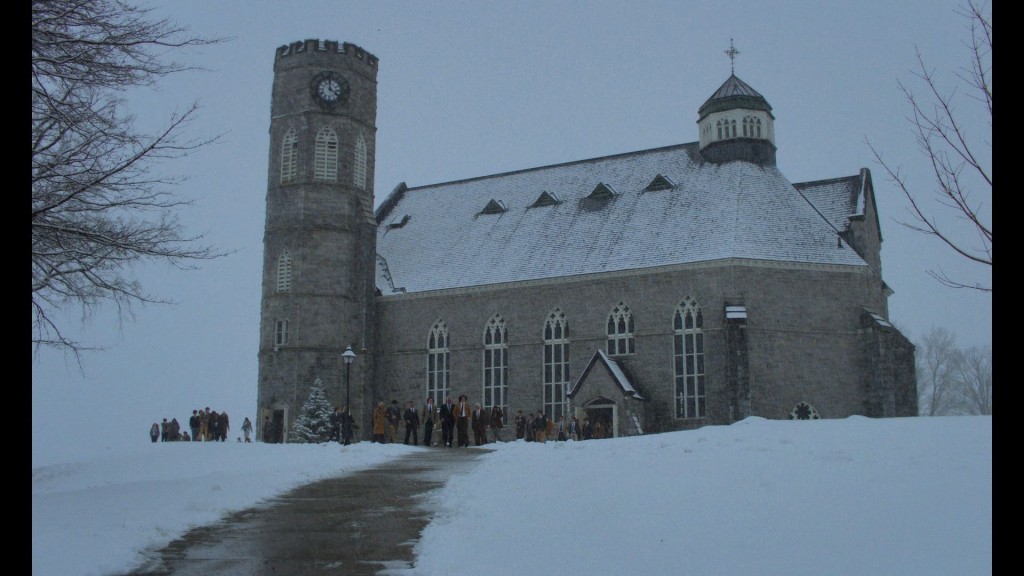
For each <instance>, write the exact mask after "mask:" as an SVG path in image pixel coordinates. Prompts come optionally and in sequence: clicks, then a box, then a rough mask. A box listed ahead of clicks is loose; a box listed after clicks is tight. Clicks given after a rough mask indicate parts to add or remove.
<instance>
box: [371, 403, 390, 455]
mask: <svg viewBox="0 0 1024 576" xmlns="http://www.w3.org/2000/svg"><path fill="white" fill-rule="evenodd" d="M387 426H388V410H387V408H385V407H384V401H383V400H380V401H379V402H377V407H376V408H374V409H373V439H372V441H373V442H377V443H378V444H384V429H385V428H387Z"/></svg>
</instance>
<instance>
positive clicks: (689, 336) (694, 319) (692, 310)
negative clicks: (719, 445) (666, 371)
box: [672, 296, 706, 418]
mask: <svg viewBox="0 0 1024 576" xmlns="http://www.w3.org/2000/svg"><path fill="white" fill-rule="evenodd" d="M672 329H673V343H672V344H673V345H672V356H673V360H674V373H675V383H676V418H703V417H704V416H705V415H706V406H705V403H706V399H705V391H704V314H703V313H702V312H701V310H700V307H699V306H698V305H697V302H696V301H695V300H693V299H692V298H690V297H689V296H687V297H686V298H683V301H682V302H681V303H680V304H679V306H677V307H676V311H675V314H674V315H673V318H672Z"/></svg>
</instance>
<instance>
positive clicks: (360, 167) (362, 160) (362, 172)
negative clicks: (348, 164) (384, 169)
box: [352, 132, 366, 190]
mask: <svg viewBox="0 0 1024 576" xmlns="http://www.w3.org/2000/svg"><path fill="white" fill-rule="evenodd" d="M352 184H353V185H354V186H355V187H356V188H358V189H360V190H365V189H366V139H365V138H363V134H362V132H360V133H359V137H358V138H356V157H355V162H354V166H353V168H352Z"/></svg>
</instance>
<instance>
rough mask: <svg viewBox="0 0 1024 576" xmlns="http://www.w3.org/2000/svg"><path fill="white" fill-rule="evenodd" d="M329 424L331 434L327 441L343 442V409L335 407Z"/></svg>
mask: <svg viewBox="0 0 1024 576" xmlns="http://www.w3.org/2000/svg"><path fill="white" fill-rule="evenodd" d="M329 422H330V424H331V434H330V436H329V437H328V438H327V440H328V441H332V440H333V441H337V442H341V408H338V407H337V406H335V407H334V412H331V416H330V418H329Z"/></svg>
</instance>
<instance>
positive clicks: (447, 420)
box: [438, 396, 455, 448]
mask: <svg viewBox="0 0 1024 576" xmlns="http://www.w3.org/2000/svg"><path fill="white" fill-rule="evenodd" d="M438 415H439V416H440V418H441V437H442V438H443V440H444V445H445V446H447V447H449V448H451V447H452V442H453V441H454V440H455V438H454V436H455V405H454V404H452V397H451V396H448V397H447V398H445V400H444V404H441V407H440V408H439V409H438Z"/></svg>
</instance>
